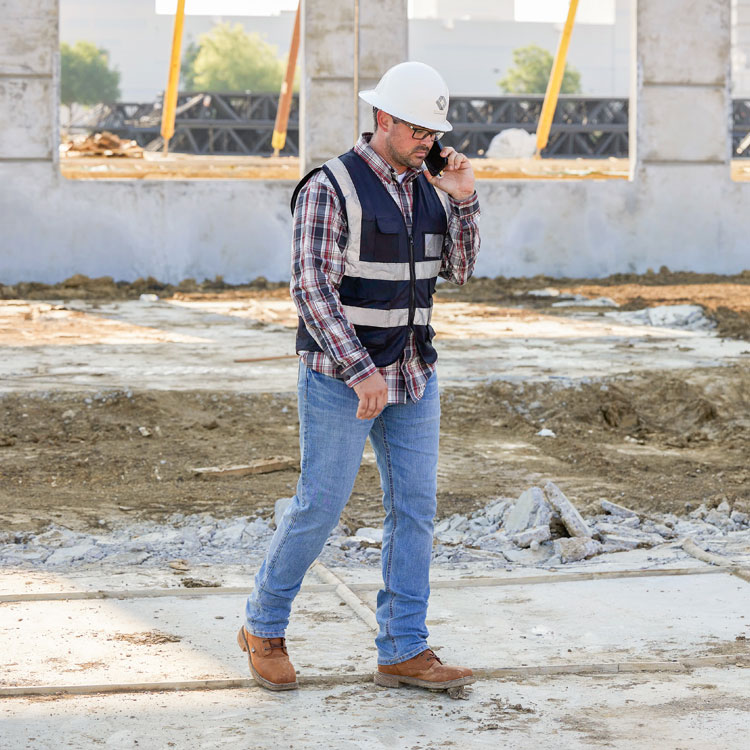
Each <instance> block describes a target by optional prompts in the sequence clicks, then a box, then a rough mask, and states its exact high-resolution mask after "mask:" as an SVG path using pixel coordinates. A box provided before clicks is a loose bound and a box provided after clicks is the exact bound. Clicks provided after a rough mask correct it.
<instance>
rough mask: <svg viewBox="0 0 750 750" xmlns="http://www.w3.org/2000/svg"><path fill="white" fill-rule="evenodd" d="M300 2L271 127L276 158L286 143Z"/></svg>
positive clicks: (294, 69)
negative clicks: (274, 117) (277, 105)
mask: <svg viewBox="0 0 750 750" xmlns="http://www.w3.org/2000/svg"><path fill="white" fill-rule="evenodd" d="M301 5H302V0H300V2H299V3H298V5H297V15H296V16H295V17H294V31H293V32H292V44H291V46H290V48H289V59H288V61H287V64H286V75H285V76H284V81H283V83H282V84H281V94H280V96H279V108H278V109H277V110H276V122H275V123H274V126H273V136H272V137H271V146H272V147H273V155H274V156H278V155H279V151H281V149H282V148H284V144H285V143H286V127H287V124H288V123H289V110H290V109H291V108H292V89H293V88H294V72H295V71H296V69H297V54H298V53H299V16H300V6H301Z"/></svg>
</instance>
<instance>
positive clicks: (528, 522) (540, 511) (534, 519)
mask: <svg viewBox="0 0 750 750" xmlns="http://www.w3.org/2000/svg"><path fill="white" fill-rule="evenodd" d="M551 518H552V510H551V509H550V507H549V505H548V504H547V501H546V500H545V498H544V493H543V492H542V490H541V489H539V487H531V488H530V489H528V490H526V491H524V492H522V493H521V494H520V496H519V497H518V500H516V502H515V505H514V506H513V508H511V510H510V511H509V512H508V514H507V515H506V517H505V523H504V524H503V530H504V531H505V532H506V533H508V534H517V533H518V532H519V531H526V529H530V528H533V527H535V526H549V522H550V519H551Z"/></svg>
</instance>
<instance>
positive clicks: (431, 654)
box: [425, 648, 443, 664]
mask: <svg viewBox="0 0 750 750" xmlns="http://www.w3.org/2000/svg"><path fill="white" fill-rule="evenodd" d="M425 655H426V657H427V661H428V662H431V661H432V660H433V659H434V660H435V661H436V662H437V663H438V664H442V663H443V662H442V661H441V660H440V657H439V656H438V655H437V654H436V653H435V652H434V651H433V650H432V649H431V648H428V649H427V651H425Z"/></svg>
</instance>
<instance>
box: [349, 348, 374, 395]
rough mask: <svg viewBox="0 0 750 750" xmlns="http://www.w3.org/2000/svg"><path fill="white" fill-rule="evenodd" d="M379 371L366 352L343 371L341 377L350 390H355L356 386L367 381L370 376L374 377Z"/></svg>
mask: <svg viewBox="0 0 750 750" xmlns="http://www.w3.org/2000/svg"><path fill="white" fill-rule="evenodd" d="M377 371H378V368H377V367H375V363H374V362H373V361H372V358H371V357H370V355H369V354H368V353H367V352H366V351H365V352H363V353H362V355H361V356H360V357H359V359H357V360H356V361H355V362H353V363H352V364H350V365H349V366H348V367H345V368H344V369H343V370H342V371H341V377H342V378H343V379H344V382H345V383H346V384H347V385H348V386H349V387H350V388H354V386H355V385H357V384H358V383H361V382H362V381H363V380H366V379H367V378H369V377H370V375H374V374H375V373H376V372H377Z"/></svg>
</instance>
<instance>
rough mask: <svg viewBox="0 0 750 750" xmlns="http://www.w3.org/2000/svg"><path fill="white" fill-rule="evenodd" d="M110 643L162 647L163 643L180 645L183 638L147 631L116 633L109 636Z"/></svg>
mask: <svg viewBox="0 0 750 750" xmlns="http://www.w3.org/2000/svg"><path fill="white" fill-rule="evenodd" d="M107 640H108V641H123V642H125V643H130V644H132V645H134V646H160V645H162V644H163V643H179V642H180V641H181V640H182V636H179V635H172V634H170V633H161V632H159V631H158V630H146V631H144V632H142V633H115V634H114V635H111V636H108V638H107Z"/></svg>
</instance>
